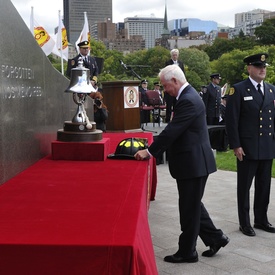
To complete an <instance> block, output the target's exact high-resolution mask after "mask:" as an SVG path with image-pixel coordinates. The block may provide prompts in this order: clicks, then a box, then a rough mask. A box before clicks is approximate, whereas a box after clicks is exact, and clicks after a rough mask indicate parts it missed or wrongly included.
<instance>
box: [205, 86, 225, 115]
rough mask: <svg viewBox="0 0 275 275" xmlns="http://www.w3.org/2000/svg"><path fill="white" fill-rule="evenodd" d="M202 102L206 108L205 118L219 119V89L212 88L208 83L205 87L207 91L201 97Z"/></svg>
mask: <svg viewBox="0 0 275 275" xmlns="http://www.w3.org/2000/svg"><path fill="white" fill-rule="evenodd" d="M202 99H203V102H204V104H205V107H206V116H207V117H212V118H213V117H216V118H217V117H219V114H220V105H221V87H220V86H216V88H215V87H214V86H213V84H212V83H210V84H209V85H208V86H207V90H206V92H205V93H203V95H202Z"/></svg>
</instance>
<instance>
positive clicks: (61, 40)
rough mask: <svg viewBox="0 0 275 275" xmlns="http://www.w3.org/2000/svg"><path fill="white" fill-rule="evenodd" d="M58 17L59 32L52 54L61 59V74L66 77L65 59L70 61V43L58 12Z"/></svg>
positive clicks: (55, 38) (55, 37)
mask: <svg viewBox="0 0 275 275" xmlns="http://www.w3.org/2000/svg"><path fill="white" fill-rule="evenodd" d="M58 16H59V19H58V20H59V23H58V32H57V34H56V35H55V36H54V40H55V47H54V48H53V50H52V53H53V54H55V55H57V56H59V57H60V58H61V72H62V74H63V75H64V63H63V59H64V60H66V61H68V53H69V43H68V39H67V31H66V29H65V26H64V24H63V22H62V19H61V16H60V11H58Z"/></svg>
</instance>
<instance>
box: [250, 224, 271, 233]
mask: <svg viewBox="0 0 275 275" xmlns="http://www.w3.org/2000/svg"><path fill="white" fill-rule="evenodd" d="M254 227H255V228H257V229H262V230H264V231H266V232H270V233H275V228H274V227H273V226H272V224H270V223H267V224H260V223H255V224H254Z"/></svg>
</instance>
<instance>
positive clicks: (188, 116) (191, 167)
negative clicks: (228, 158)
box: [148, 85, 216, 179]
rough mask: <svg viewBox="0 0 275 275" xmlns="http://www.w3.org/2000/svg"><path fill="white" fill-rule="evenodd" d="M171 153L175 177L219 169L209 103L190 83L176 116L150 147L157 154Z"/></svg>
mask: <svg viewBox="0 0 275 275" xmlns="http://www.w3.org/2000/svg"><path fill="white" fill-rule="evenodd" d="M167 149H168V153H169V162H168V163H169V170H170V173H171V176H172V177H173V178H175V179H188V178H194V177H202V176H206V175H209V174H210V173H213V172H215V171H216V163H215V158H214V154H213V151H212V149H211V146H210V141H209V134H208V129H207V125H206V120H205V106H204V104H203V101H202V100H201V97H200V96H199V94H198V93H197V91H196V90H195V89H194V88H193V87H192V86H191V85H188V86H187V87H185V89H184V90H183V91H182V93H181V95H180V97H179V99H178V100H177V102H176V104H175V109H174V117H173V119H172V120H171V121H170V123H168V124H167V126H166V127H165V129H164V130H163V131H162V132H161V133H160V134H159V136H157V137H156V139H155V141H154V142H153V143H152V144H151V146H150V147H149V148H148V150H149V152H150V153H151V154H152V155H153V156H155V157H158V156H160V155H161V154H162V153H163V152H164V151H165V150H167Z"/></svg>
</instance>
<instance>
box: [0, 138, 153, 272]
mask: <svg viewBox="0 0 275 275" xmlns="http://www.w3.org/2000/svg"><path fill="white" fill-rule="evenodd" d="M146 135H147V136H148V134H144V133H135V134H133V133H131V134H106V137H109V138H110V140H111V148H110V150H111V151H110V153H112V152H114V151H115V148H116V145H117V144H118V142H119V141H120V140H122V139H123V138H125V137H128V136H134V137H145V136H146ZM148 137H149V141H150V142H151V141H152V137H151V134H150V135H149V136H148ZM149 164H150V165H149ZM150 174H151V175H154V178H153V177H152V176H151V177H150ZM155 176H156V175H155V166H154V165H153V160H150V161H142V162H140V161H135V160H113V159H107V160H106V161H68V160H64V161H63V160H58V161H56V160H52V159H51V157H50V156H48V157H46V158H44V159H42V160H40V161H39V162H37V163H36V164H34V165H33V166H31V167H30V168H28V169H27V170H25V171H23V172H22V173H20V174H19V175H18V176H16V177H14V178H13V179H11V180H10V181H8V182H7V183H5V184H3V185H2V186H0V274H5V275H16V274H18V275H19V274H20V275H23V274H28V275H31V274H35V275H38V274H39V275H43V274H51V275H53V274H64V275H65V274H66V275H70V274H75V275H85V274H99V275H101V274H116V275H117V274H139V275H140V274H144V275H145V274H148V275H149V274H150V275H151V274H157V270H156V264H155V258H154V252H153V248H152V240H151V236H150V230H149V225H148V217H147V208H148V201H149V200H148V195H150V194H149V193H148V177H149V179H150V180H151V184H152V180H153V182H155V181H156V177H155ZM154 185H155V184H154ZM153 192H155V187H154V191H153ZM153 196H154V194H153ZM152 198H153V197H152Z"/></svg>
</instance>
